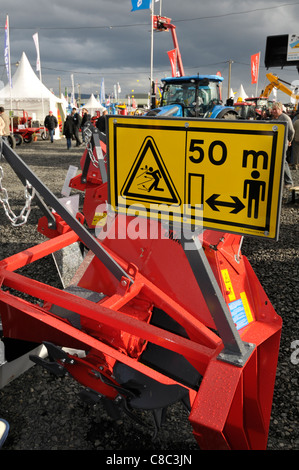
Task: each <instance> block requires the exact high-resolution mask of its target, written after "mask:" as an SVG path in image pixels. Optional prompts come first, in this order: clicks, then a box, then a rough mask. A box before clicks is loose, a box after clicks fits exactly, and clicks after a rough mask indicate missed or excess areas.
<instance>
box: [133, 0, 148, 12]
mask: <svg viewBox="0 0 299 470" xmlns="http://www.w3.org/2000/svg"><path fill="white" fill-rule="evenodd" d="M131 1H132V10H131V11H137V10H149V9H150V8H151V6H152V0H131Z"/></svg>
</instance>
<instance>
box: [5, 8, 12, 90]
mask: <svg viewBox="0 0 299 470" xmlns="http://www.w3.org/2000/svg"><path fill="white" fill-rule="evenodd" d="M4 63H5V66H6V73H7V78H8V83H9V86H10V88H12V81H11V74H10V50H9V25H8V16H7V17H6V22H5V41H4Z"/></svg>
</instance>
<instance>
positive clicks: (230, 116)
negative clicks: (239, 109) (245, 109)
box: [221, 112, 238, 120]
mask: <svg viewBox="0 0 299 470" xmlns="http://www.w3.org/2000/svg"><path fill="white" fill-rule="evenodd" d="M221 119H230V120H234V119H238V115H237V114H236V113H231V112H227V113H225V114H224V115H223V116H222V118H221Z"/></svg>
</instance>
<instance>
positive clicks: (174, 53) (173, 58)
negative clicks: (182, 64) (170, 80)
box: [167, 49, 177, 77]
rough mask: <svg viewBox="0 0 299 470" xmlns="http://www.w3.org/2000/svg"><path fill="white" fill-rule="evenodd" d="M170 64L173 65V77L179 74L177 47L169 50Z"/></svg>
mask: <svg viewBox="0 0 299 470" xmlns="http://www.w3.org/2000/svg"><path fill="white" fill-rule="evenodd" d="M167 54H168V57H169V60H170V65H171V73H172V76H173V77H176V76H177V51H176V49H172V51H168V52H167Z"/></svg>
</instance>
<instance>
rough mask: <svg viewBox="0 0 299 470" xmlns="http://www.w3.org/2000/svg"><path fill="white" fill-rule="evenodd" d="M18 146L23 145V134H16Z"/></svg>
mask: <svg viewBox="0 0 299 470" xmlns="http://www.w3.org/2000/svg"><path fill="white" fill-rule="evenodd" d="M14 138H15V141H16V145H21V144H22V143H23V137H22V136H21V134H14Z"/></svg>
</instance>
